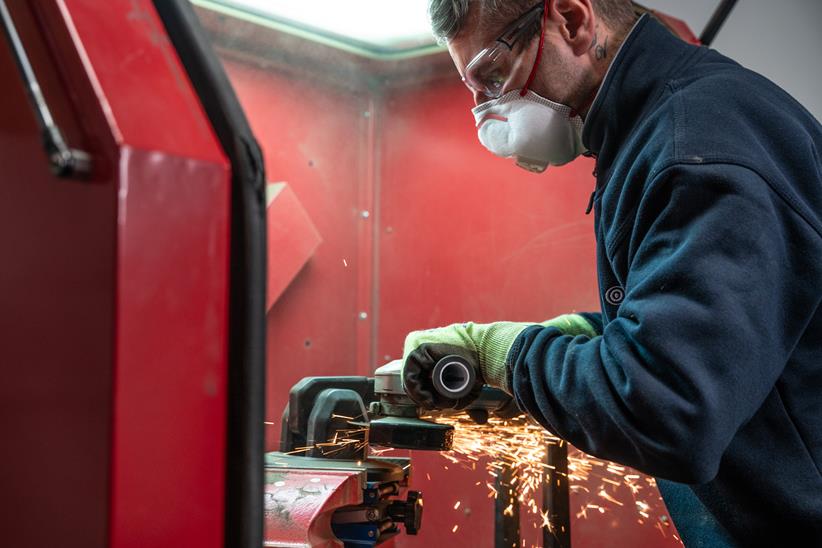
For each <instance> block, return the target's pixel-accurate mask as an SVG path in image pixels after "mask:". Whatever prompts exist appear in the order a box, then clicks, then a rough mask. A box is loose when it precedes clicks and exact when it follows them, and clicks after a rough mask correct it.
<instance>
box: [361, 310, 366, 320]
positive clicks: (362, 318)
mask: <svg viewBox="0 0 822 548" xmlns="http://www.w3.org/2000/svg"><path fill="white" fill-rule="evenodd" d="M360 319H361V320H365V319H368V312H365V311H362V312H360Z"/></svg>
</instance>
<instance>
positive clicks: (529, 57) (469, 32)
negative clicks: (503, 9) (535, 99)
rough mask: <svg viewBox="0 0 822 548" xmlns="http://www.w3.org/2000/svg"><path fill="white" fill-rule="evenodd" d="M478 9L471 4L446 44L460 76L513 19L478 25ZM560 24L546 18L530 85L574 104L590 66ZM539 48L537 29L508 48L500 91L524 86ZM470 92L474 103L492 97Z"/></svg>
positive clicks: (547, 97)
mask: <svg viewBox="0 0 822 548" xmlns="http://www.w3.org/2000/svg"><path fill="white" fill-rule="evenodd" d="M475 5H476V4H474V6H475ZM477 11H478V10H477V8H476V7H472V9H471V11H470V12H469V14H468V20H467V22H466V24H465V26H464V28H463V29H462V30H461V31H460V33H459V34H458V35H457V36H455V37H454V38H453V39H451V40H449V41H448V44H447V46H448V52H449V53H450V54H451V59H452V60H453V61H454V65H455V66H456V68H457V71H458V72H459V74H460V76H462V77H464V76H465V71H466V67H467V66H468V64H469V63H470V62H471V61H472V60H473V59H474V57H475V56H476V55H477V54H478V53H479V52H481V51H482V50H483V49H484V48H487V47H489V46H492V45H494V43H495V41H496V39H497V38H498V37H499V35H500V33H501V32H503V30H504V29H505V27H506V26H507V25H509V24H510V23H511V22H512V21H500V22H495V24H491V25H480V24H478V19H479V16H478V13H477ZM560 24H561V23H559V22H557V21H555V20H554V19H552V18H549V19H548V20H547V22H545V43H544V46H543V52H542V58H541V60H540V63H539V67H538V68H537V73H536V76H535V78H534V81H533V83H532V84H531V86H530V89H531V90H532V91H534V93H537V94H538V95H540V96H542V97H545V98H546V99H550V100H552V101H555V102H557V103H563V104H569V105H571V106H575V105H576V104H578V102H579V101H582V100H583V99H584V98H582V99H579V98H577V97H576V95H577V94H578V93H579V90H580V86H581V84H582V83H583V82H584V81H585V80H586V71H590V68H591V67H590V62H589V59H588V56H587V55H580V54H579V47H578V46H577V44H576V43H569V42H568V39H567V35H566V34H565V33H563V32H562V30H563V29H561V28H560ZM484 27H488V28H484ZM575 46H577V47H575ZM538 48H539V33H537V34H536V35H535V36H533V37H532V38H530V39H528V40H525V41H524V42H523V43H522V44H518V45H517V47H515V48H514V50H513V51H511V53H510V55H509V56H508V57H509V58H510V62H509V63H506V64H505V65H504V70H503V72H504V73H505V85H504V88H503V90H502V93H503V94H504V93H507V92H509V91H512V90H516V89H522V88H523V87H524V86H525V83H526V82H527V80H528V76H529V74H530V72H531V69H532V68H533V66H534V61H535V60H536V57H537V50H538ZM471 93H472V94H473V96H474V103H475V104H477V105H479V104H481V103H484V102H486V101H490V100H491V98H490V97H487V96H486V95H485V94H483V93H482V92H480V91H477V90H474V89H471Z"/></svg>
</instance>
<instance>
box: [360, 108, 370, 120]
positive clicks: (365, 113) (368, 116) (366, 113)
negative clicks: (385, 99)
mask: <svg viewBox="0 0 822 548" xmlns="http://www.w3.org/2000/svg"><path fill="white" fill-rule="evenodd" d="M362 115H363V116H364V117H366V118H371V111H370V110H366V111H365V112H363V113H362Z"/></svg>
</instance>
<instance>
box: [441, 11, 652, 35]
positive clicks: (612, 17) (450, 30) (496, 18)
mask: <svg viewBox="0 0 822 548" xmlns="http://www.w3.org/2000/svg"><path fill="white" fill-rule="evenodd" d="M592 2H593V6H594V12H596V14H597V15H598V16H599V17H601V18H602V20H603V21H604V22H605V24H606V25H608V26H609V27H611V28H613V29H614V30H627V28H628V27H630V26H631V25H632V24H633V23H634V21H635V20H636V14H635V11H634V7H633V3H632V2H631V0H592ZM475 5H476V6H477V7H478V8H479V13H478V15H477V16H478V17H479V21H480V28H485V26H487V25H489V24H490V25H493V24H499V23H502V22H505V21H510V20H513V19H514V18H516V17H517V16H519V15H521V14H523V13H525V11H526V10H528V8H531V7H533V6H534V5H536V1H535V0H428V16H429V17H430V19H431V29H432V31H433V32H434V36H436V38H437V40H438V41H439V42H440V43H443V42H445V41H447V40H451V39H452V38H454V37H455V36H456V35H457V34H459V32H460V31H461V30H462V29H463V28H464V27H465V24H466V22H467V21H468V17H469V12H470V10H471V8H472V6H475ZM500 30H501V29H500Z"/></svg>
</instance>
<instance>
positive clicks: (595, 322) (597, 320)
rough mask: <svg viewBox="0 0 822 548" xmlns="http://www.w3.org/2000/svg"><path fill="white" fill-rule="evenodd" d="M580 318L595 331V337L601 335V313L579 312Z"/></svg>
mask: <svg viewBox="0 0 822 548" xmlns="http://www.w3.org/2000/svg"><path fill="white" fill-rule="evenodd" d="M578 314H579V315H580V316H582V317H583V318H585V320H586V321H587V322H588V323H589V324H591V327H592V328H593V329H594V331H596V333H597V335H602V313H600V312H579V313H578Z"/></svg>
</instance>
